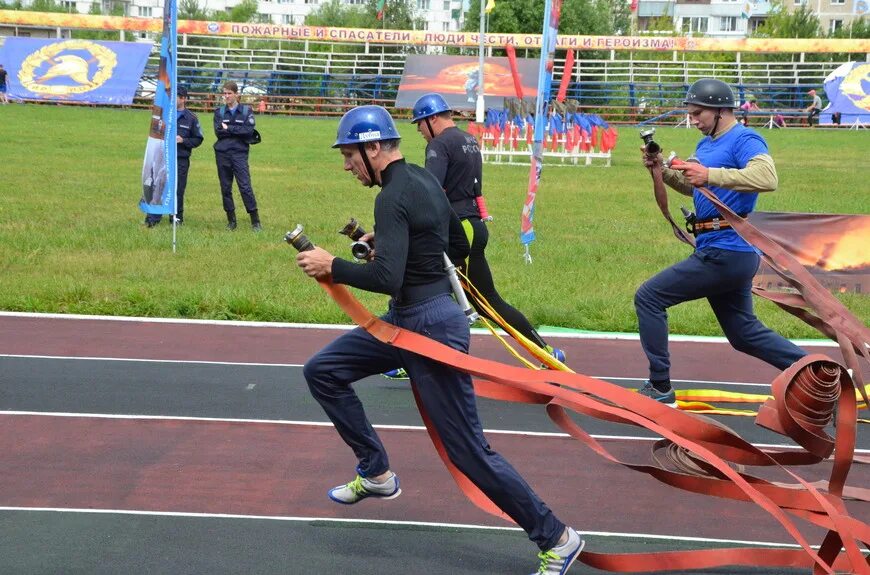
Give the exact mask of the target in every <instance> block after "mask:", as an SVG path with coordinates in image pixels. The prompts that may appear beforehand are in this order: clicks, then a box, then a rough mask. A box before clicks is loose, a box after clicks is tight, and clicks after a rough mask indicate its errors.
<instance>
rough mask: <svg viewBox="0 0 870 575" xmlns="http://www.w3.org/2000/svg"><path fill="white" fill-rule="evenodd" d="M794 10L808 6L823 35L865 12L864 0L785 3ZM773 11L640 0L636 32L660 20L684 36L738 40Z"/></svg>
mask: <svg viewBox="0 0 870 575" xmlns="http://www.w3.org/2000/svg"><path fill="white" fill-rule="evenodd" d="M783 5H784V7H785V8H786V9H787V10H793V9H794V8H797V7H799V6H801V5H806V6H808V7H809V8H810V9H811V10H812V11H813V12H814V13H815V14H816V16H817V17H818V18H819V22H820V24H821V28H822V31H823V32H826V33H828V32H834V31H836V30H838V29H840V28H842V27H843V26H845V25H846V24H849V23H850V22H851V21H852V20H854V19H855V18H859V17H860V16H862V15H863V14H865V13H866V10H867V8H866V6H867V0H784V4H783ZM772 9H773V6H772V4H771V3H770V2H769V1H768V0H757V1H754V0H640V2H639V4H638V11H637V27H638V30H641V31H643V30H649V29H650V28H652V26H653V24H654V22H655V21H656V20H657V19H660V18H667V19H669V20H670V21H671V22H673V26H674V28H675V29H676V30H680V31H682V32H683V33H685V34H692V35H698V36H707V37H713V38H741V37H745V36H747V35H749V34H751V33H752V32H754V31H755V30H756V29H757V28H758V26H760V25H761V24H762V23H763V22H764V20H765V19H766V18H767V16H768V14H770V12H771V10H772Z"/></svg>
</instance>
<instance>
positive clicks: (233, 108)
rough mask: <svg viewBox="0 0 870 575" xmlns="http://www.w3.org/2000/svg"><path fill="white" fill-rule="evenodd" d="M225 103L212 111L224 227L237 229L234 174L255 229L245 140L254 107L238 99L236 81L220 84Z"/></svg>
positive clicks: (256, 219)
mask: <svg viewBox="0 0 870 575" xmlns="http://www.w3.org/2000/svg"><path fill="white" fill-rule="evenodd" d="M223 96H224V105H223V106H220V107H219V108H218V109H216V110H215V111H214V133H215V136H217V141H216V142H215V143H214V155H215V160H216V162H217V172H218V179H219V180H220V184H221V196H222V197H223V205H224V211H225V212H226V214H227V229H228V230H234V229H236V226H237V223H236V204H235V202H233V178H235V180H236V184H237V185H238V187H239V194H241V196H242V202H244V204H245V210H246V211H247V212H248V215H250V217H251V228H252V229H253V230H254V231H255V232H258V231H260V230H261V229H262V227H261V226H260V214H259V212H258V211H257V199H256V198H255V197H254V189H253V188H252V187H251V170H250V167H249V166H248V152H249V150H250V148H251V145H250V144H249V143H248V142H249V141H250V140H251V138H252V136H253V134H254V127H255V120H254V111H253V109H251V107H250V106H246V105H244V104H240V103H239V86H238V85H237V84H236V83H235V82H227V83H225V84H224V85H223Z"/></svg>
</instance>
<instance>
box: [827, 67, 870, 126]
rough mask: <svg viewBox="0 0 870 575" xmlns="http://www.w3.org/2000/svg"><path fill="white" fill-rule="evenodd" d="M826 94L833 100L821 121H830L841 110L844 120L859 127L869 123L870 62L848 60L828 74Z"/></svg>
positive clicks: (841, 121) (842, 121)
mask: <svg viewBox="0 0 870 575" xmlns="http://www.w3.org/2000/svg"><path fill="white" fill-rule="evenodd" d="M825 94H826V95H827V96H828V100H829V101H830V104H829V105H828V107H826V108H825V109H824V111H823V112H822V114H821V117H820V118H819V123H822V124H829V123H831V122H832V118H831V116H832V115H833V114H834V113H836V112H839V113H840V123H841V124H852V125H854V126H856V127H860V126H863V125H864V124H868V123H870V63H868V62H847V63H846V64H843V65H842V66H840V67H839V68H837V69H836V70H834V71H833V72H831V73H830V74H828V77H827V78H826V79H825Z"/></svg>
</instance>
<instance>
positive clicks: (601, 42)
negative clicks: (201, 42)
mask: <svg viewBox="0 0 870 575" xmlns="http://www.w3.org/2000/svg"><path fill="white" fill-rule="evenodd" d="M862 1H863V0H862ZM0 24H12V25H19V26H46V27H51V28H57V27H60V28H89V29H97V30H129V31H137V32H160V31H161V30H162V24H161V22H160V19H159V18H127V17H123V16H92V15H85V14H63V13H49V12H27V11H21V10H0ZM178 33H179V34H204V35H213V36H248V37H254V38H281V39H290V40H295V39H298V40H303V41H304V40H312V41H318V42H357V43H365V42H372V43H375V44H405V45H416V46H421V45H426V46H468V47H476V46H478V45H479V43H480V36H479V35H478V33H477V32H459V31H457V32H438V31H430V30H387V29H368V28H328V27H323V26H290V25H286V24H258V23H251V22H247V23H241V22H206V21H199V20H181V21H179V22H178ZM484 43H485V44H486V45H487V46H492V47H496V48H501V47H504V46H508V45H511V46H514V47H516V48H541V46H542V45H543V40H542V35H541V34H499V33H494V34H486V35H485V37H484ZM556 48H558V49H560V50H567V49H574V50H637V51H646V50H653V51H664V52H764V53H767V52H823V53H841V54H843V53H864V52H870V39H866V38H854V39H853V38H831V39H828V38H813V39H804V38H689V37H682V36H679V37H673V36H671V37H664V36H577V35H566V36H559V38H558V39H557V40H556Z"/></svg>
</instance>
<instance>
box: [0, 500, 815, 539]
mask: <svg viewBox="0 0 870 575" xmlns="http://www.w3.org/2000/svg"><path fill="white" fill-rule="evenodd" d="M2 511H27V512H34V513H80V514H83V513H90V514H96V515H148V516H156V517H192V518H204V519H241V520H248V521H264V520H265V521H286V522H295V523H308V524H310V523H314V524H317V523H344V524H347V525H354V524H356V525H395V526H398V527H431V528H435V529H467V530H475V531H522V529H520V528H519V527H497V526H490V525H474V524H466V523H431V522H425V521H391V520H385V519H378V520H371V519H340V518H335V519H332V518H327V517H290V516H280V515H237V514H227V513H187V512H181V511H145V510H140V509H90V508H88V509H78V508H64V507H8V506H0V512H2ZM578 533H581V534H583V535H592V536H596V537H622V538H637V539H653V540H666V541H694V542H699V543H723V544H730V545H752V546H757V547H787V548H800V545H797V544H792V543H775V542H770V541H741V540H739V539H708V538H704V537H681V536H678V535H655V534H651V533H617V532H608V531H578ZM814 547H815V548H818V546H814Z"/></svg>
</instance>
